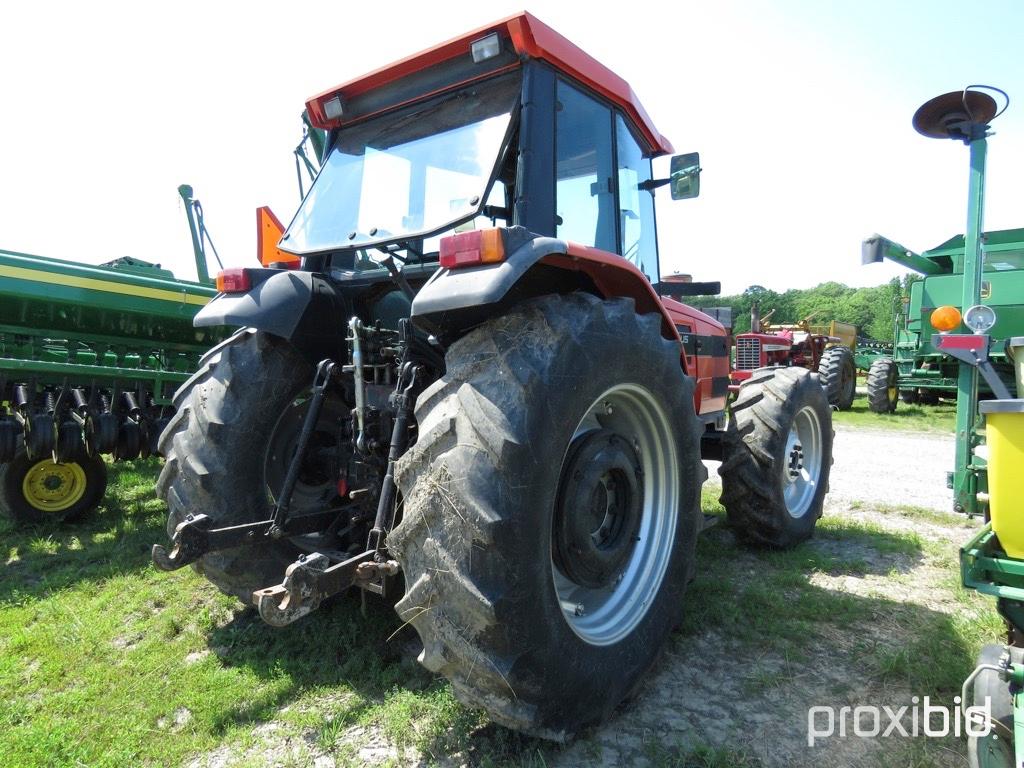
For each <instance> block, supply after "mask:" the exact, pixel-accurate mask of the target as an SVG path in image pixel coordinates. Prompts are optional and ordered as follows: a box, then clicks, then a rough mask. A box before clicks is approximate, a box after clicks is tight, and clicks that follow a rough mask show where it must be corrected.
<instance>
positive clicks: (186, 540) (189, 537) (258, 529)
mask: <svg viewBox="0 0 1024 768" xmlns="http://www.w3.org/2000/svg"><path fill="white" fill-rule="evenodd" d="M339 511H340V510H338V509H325V510H323V511H321V512H313V513H310V514H303V515H295V516H294V517H289V518H288V520H287V521H286V523H285V527H284V528H283V529H282V528H275V527H274V521H273V520H260V521H259V522H256V523H245V524H243V525H232V526H229V527H226V528H210V524H211V523H212V521H211V520H210V518H209V517H207V516H206V515H189V516H188V517H187V518H185V519H184V520H183V521H181V522H180V523H178V527H177V528H175V529H174V535H173V536H172V537H171V549H170V551H168V550H167V548H166V547H164V546H163V545H162V544H154V545H153V553H152V554H153V565H155V566H156V567H157V568H159V569H160V570H161V571H176V570H178V569H179V568H182V567H184V566H186V565H189V564H190V563H194V562H196V561H197V560H198V559H199V558H201V557H202V556H203V555H205V554H206V553H207V552H214V551H216V550H219V549H231V548H232V547H240V546H242V545H243V544H256V543H258V542H260V541H264V540H266V539H267V538H270V537H273V538H278V537H280V536H299V535H301V534H304V533H316V532H318V531H322V530H325V529H326V528H328V527H329V526H330V524H331V523H332V522H334V520H335V519H336V518H337V516H338V513H339ZM277 532H280V533H279V534H278V533H277Z"/></svg>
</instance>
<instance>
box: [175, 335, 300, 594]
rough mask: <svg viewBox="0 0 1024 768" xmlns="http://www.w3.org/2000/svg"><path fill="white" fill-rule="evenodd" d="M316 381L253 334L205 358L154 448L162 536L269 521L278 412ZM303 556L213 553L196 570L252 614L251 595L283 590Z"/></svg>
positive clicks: (255, 550) (286, 551)
mask: <svg viewBox="0 0 1024 768" xmlns="http://www.w3.org/2000/svg"><path fill="white" fill-rule="evenodd" d="M312 379H313V368H312V366H311V365H310V364H309V363H308V362H307V361H306V360H305V359H303V358H302V357H300V356H299V354H298V353H297V352H296V351H295V350H294V349H293V348H292V346H291V345H290V344H288V342H286V341H284V340H283V339H281V338H279V337H276V336H272V335H270V334H267V333H262V332H257V331H255V330H252V329H246V330H245V331H243V332H240V333H237V334H235V335H233V336H232V337H230V338H229V339H228V340H227V341H226V342H224V343H222V344H220V345H218V346H217V347H215V348H214V349H212V350H211V351H210V352H208V353H207V354H206V355H205V356H204V358H203V360H202V361H201V362H200V367H199V370H198V371H197V372H196V373H195V374H194V375H193V376H192V377H191V378H190V379H189V380H188V381H186V382H185V383H184V384H183V385H182V386H181V388H180V389H179V390H178V391H177V392H176V393H175V395H174V401H173V402H174V406H175V408H176V409H177V410H176V413H175V414H174V416H173V418H172V419H171V421H170V423H169V424H168V425H167V428H166V429H165V430H164V432H163V434H161V436H160V440H159V446H158V447H159V449H160V452H161V454H162V455H163V456H164V457H165V459H166V461H165V463H164V468H163V470H162V471H161V472H160V477H159V479H158V480H157V484H156V491H157V495H158V496H159V497H160V498H161V499H163V500H164V501H166V502H167V509H168V515H167V533H168V535H172V534H173V533H174V530H175V528H176V527H177V526H178V524H179V523H180V522H182V521H183V520H184V519H185V518H186V517H187V516H188V515H190V514H204V515H207V516H208V517H210V518H211V520H212V521H213V523H214V524H215V525H216V526H218V527H223V526H229V525H239V524H242V523H251V522H255V521H257V520H266V519H268V518H269V517H270V515H271V511H272V508H273V507H272V504H271V497H270V493H269V492H268V486H269V485H270V483H268V478H267V474H268V472H269V471H270V470H271V468H272V462H273V461H274V459H273V456H271V455H270V453H271V448H270V446H271V445H272V443H273V440H274V435H275V433H276V429H277V425H278V422H279V420H280V418H281V415H282V413H283V412H284V411H285V410H286V409H287V408H288V406H289V404H290V403H292V402H293V401H294V400H295V398H296V396H297V395H298V394H299V393H300V392H301V391H302V390H303V388H308V387H309V385H310V383H311V382H312ZM286 461H287V459H286V458H284V457H277V459H276V462H277V465H278V466H279V465H281V464H284V463H285V462H286ZM300 554H301V553H300V551H299V550H298V549H297V548H296V547H295V546H294V545H293V544H291V543H290V542H288V541H287V540H279V541H275V542H273V543H261V544H259V545H252V546H248V545H247V546H241V547H235V548H233V549H226V550H218V551H216V552H211V553H209V554H207V555H204V556H203V557H202V558H201V559H200V560H199V561H198V562H197V563H195V564H194V565H193V567H194V568H195V570H196V571H197V572H199V573H200V574H202V575H203V576H205V577H206V578H207V579H208V580H209V581H211V582H212V583H213V584H214V585H216V586H217V588H218V589H220V590H221V591H222V592H224V593H226V594H229V595H234V596H236V597H237V598H238V599H239V600H241V601H242V602H243V603H245V604H247V605H252V604H253V600H252V593H253V592H254V591H256V590H258V589H263V588H265V587H269V586H273V585H275V584H279V583H281V581H282V580H283V578H284V572H285V569H286V568H287V567H288V565H289V564H291V563H292V562H294V561H295V560H296V559H297V558H298V556H299V555H300Z"/></svg>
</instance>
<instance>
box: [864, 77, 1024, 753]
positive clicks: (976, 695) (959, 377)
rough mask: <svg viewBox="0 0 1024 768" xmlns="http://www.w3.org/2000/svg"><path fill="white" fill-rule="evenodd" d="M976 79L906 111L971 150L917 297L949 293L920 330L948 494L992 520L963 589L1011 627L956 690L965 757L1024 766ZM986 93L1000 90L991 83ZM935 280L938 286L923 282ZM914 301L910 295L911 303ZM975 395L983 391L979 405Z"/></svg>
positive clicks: (1004, 381)
mask: <svg viewBox="0 0 1024 768" xmlns="http://www.w3.org/2000/svg"><path fill="white" fill-rule="evenodd" d="M978 88H986V87H985V86H970V87H969V88H967V89H965V90H964V91H962V92H954V93H948V94H945V95H944V96H939V97H937V98H935V99H932V100H931V101H929V102H927V103H926V104H925V105H924V106H922V107H921V108H920V109H918V111H917V113H916V114H915V115H914V127H915V128H916V129H917V130H918V131H919V132H921V133H923V134H924V135H926V136H929V137H932V138H951V139H957V140H960V141H963V142H964V143H965V144H967V145H968V146H969V147H970V157H971V161H970V162H971V173H970V193H969V198H968V216H967V232H966V234H965V236H964V237H963V238H960V239H959V242H958V243H957V244H956V245H955V246H954V247H952V250H951V251H950V249H947V251H949V252H948V253H947V256H948V257H949V262H950V263H949V264H947V267H949V268H951V270H952V272H951V273H950V272H945V273H939V272H931V273H929V272H927V271H926V272H925V274H926V278H925V280H924V281H923V283H924V285H923V287H922V288H920V289H918V291H917V293H916V296H917V298H918V300H919V301H921V300H922V297H923V301H924V302H927V301H928V297H929V296H932V297H935V298H939V297H942V298H944V299H946V300H947V301H950V300H951V301H952V302H953V303H951V304H947V305H944V306H941V305H938V304H934V305H933V309H932V310H931V311H930V313H929V314H930V318H929V319H930V325H931V327H932V329H934V333H932V332H929V333H928V337H929V339H928V344H929V347H930V350H933V351H934V354H935V355H938V356H941V357H942V360H941V364H942V365H943V366H944V365H947V364H949V365H953V366H956V367H955V368H954V369H953V370H954V371H955V373H956V393H957V433H956V466H955V470H954V472H953V473H952V487H953V490H954V503H955V505H956V508H957V510H959V511H966V512H971V513H973V512H984V513H985V515H986V519H987V520H988V521H989V524H988V525H986V526H985V527H984V528H983V529H982V530H981V531H980V532H979V533H978V534H977V535H975V536H974V537H973V538H972V539H971V540H970V541H969V542H968V543H967V544H966V545H965V546H964V547H963V548H962V549H961V551H960V569H961V576H962V580H963V584H964V586H965V587H967V588H969V589H974V590H977V591H978V592H980V593H982V594H985V595H990V596H992V597H994V598H996V600H997V605H998V608H999V613H1000V615H1001V616H1002V617H1003V619H1004V621H1005V622H1006V630H1007V632H1006V638H1007V642H1006V644H1005V645H987V646H985V647H984V648H983V649H982V651H981V654H980V655H979V658H978V660H977V664H976V666H975V668H974V671H973V672H971V674H970V675H969V676H968V677H967V679H966V680H965V681H964V684H963V687H962V691H961V698H960V706H962V707H963V711H964V713H965V721H966V722H965V730H966V735H967V743H968V749H967V756H968V762H969V764H970V766H971V768H1011V766H1020V765H1024V514H1022V512H1024V509H1022V507H1021V501H1020V500H1021V498H1022V497H1024V482H1022V481H1021V475H1020V472H1019V466H1020V464H1021V461H1024V399H1021V397H1020V396H1022V395H1024V380H1022V378H1021V377H1020V376H1016V377H1013V378H1012V380H1011V378H1010V377H1008V376H1007V375H1006V370H1005V366H1004V365H1003V358H1004V357H1005V356H1007V355H1009V357H1010V358H1011V359H1012V357H1013V352H1012V351H1009V352H1008V350H1012V349H1013V348H1015V347H1018V348H1019V347H1020V341H1021V340H1020V339H1005V338H1003V337H1001V336H1000V333H1006V332H1007V331H1006V330H1005V329H1006V328H1007V326H1008V324H1012V323H1013V322H1014V319H1015V317H1019V315H1018V314H1017V312H1019V307H1016V306H1014V305H1013V304H1012V301H1011V300H1010V298H1008V297H1006V296H1005V294H1004V293H1003V291H1007V292H1009V291H1011V290H1012V286H1013V285H1014V283H1013V282H1012V280H1013V278H1012V276H1011V281H1009V282H1006V281H1003V280H1001V279H1000V278H1004V277H1006V276H1007V273H1010V272H1011V270H1009V269H1007V270H1006V271H1005V272H1000V270H1001V267H1000V266H999V265H1000V264H1002V263H1006V264H1009V263H1010V261H1009V260H1010V259H1012V258H1013V257H1012V256H1010V255H1008V254H1010V253H1011V252H1012V250H1013V249H1011V248H1006V249H999V248H997V247H994V246H998V245H1000V244H1003V243H1006V242H1008V241H1007V240H1006V239H1002V238H998V237H994V235H1001V234H1004V233H990V235H988V236H985V235H983V234H982V232H983V220H984V219H983V213H984V180H985V151H986V137H987V136H988V130H989V125H988V123H989V122H990V121H991V120H993V119H994V118H995V117H997V116H998V114H999V112H997V111H996V102H995V100H994V99H993V98H992V97H991V96H989V95H988V94H986V93H982V92H980V91H978V90H972V89H978ZM986 89H987V88H986ZM987 90H993V91H996V92H997V93H1000V94H1002V95H1003V97H1004V98H1005V96H1006V94H1004V93H1002V91H998V89H987ZM1006 101H1007V103H1008V102H1009V99H1007V100H1006ZM1003 108H1004V109H1005V106H1004V107H1003ZM1018 232H1019V231H1018ZM1012 237H1013V238H1016V240H1017V241H1019V239H1020V238H1019V236H1018V235H1013V236H1012ZM954 240H956V239H954ZM986 241H987V244H988V246H989V247H988V248H986V247H985V243H986ZM1011 241H1012V239H1011ZM950 242H951V243H953V242H954V241H950ZM947 245H948V244H947ZM882 247H883V248H890V247H891V244H890V245H889V246H882ZM931 256H932V257H933V258H930V259H928V261H927V262H922V263H919V264H918V266H919V267H924V268H925V269H928V267H927V266H926V264H927V263H930V262H936V261H937V254H936V252H934V251H933V252H932V254H931ZM904 258H905V259H906V260H907V261H915V260H916V259H917V258H924V257H915V256H914V255H913V254H905V255H904ZM991 270H994V271H991ZM921 271H923V270H921ZM943 277H945V278H947V280H946V281H943V280H942V279H941V278H943ZM936 278H938V285H934V284H933V285H929V280H932V281H934V280H936ZM948 278H953V280H954V281H955V282H953V281H950V280H949V279H948ZM986 278H989V280H986ZM986 283H988V285H987V286H986ZM917 285H921V283H918V284H917ZM955 289H959V295H956V293H955ZM943 291H944V292H945V293H943ZM914 298H915V294H913V293H912V294H911V303H912V305H913V302H914ZM933 300H934V299H933ZM997 302H999V303H997ZM918 306H920V305H918ZM960 308H963V311H962V313H961V310H960ZM923 325H924V324H923V323H921V326H923ZM965 330H966V331H967V332H964V331H965ZM980 382H983V383H984V388H983V389H982V386H981V385H980ZM979 392H981V393H982V394H985V395H988V397H986V399H984V400H982V401H980V402H979ZM1014 394H1016V395H1017V397H1016V398H1015V397H1014ZM983 445H984V449H985V450H984V451H982V450H980V449H981V448H982V446H983ZM979 453H981V454H982V455H983V456H984V458H982V456H980V455H978V454H979Z"/></svg>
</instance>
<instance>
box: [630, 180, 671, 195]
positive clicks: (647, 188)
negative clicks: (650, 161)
mask: <svg viewBox="0 0 1024 768" xmlns="http://www.w3.org/2000/svg"><path fill="white" fill-rule="evenodd" d="M670 181H672V179H671V178H668V179H647V181H641V182H640V183H639V184H637V185H636V186H637V188H638V189H642V190H643V191H644V192H653V191H654V190H656V189H657V188H658V187H664V186H665V185H666V184H668V183H669V182H670Z"/></svg>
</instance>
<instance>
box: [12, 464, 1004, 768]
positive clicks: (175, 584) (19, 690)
mask: <svg viewBox="0 0 1024 768" xmlns="http://www.w3.org/2000/svg"><path fill="white" fill-rule="evenodd" d="M156 472H157V465H156V464H155V463H152V462H137V463H134V464H125V465H120V466H118V465H115V466H113V467H111V483H110V492H109V494H108V499H107V502H106V503H105V505H104V506H103V507H101V508H100V509H99V510H98V511H97V512H96V513H95V514H94V515H93V516H92V517H90V518H89V519H88V520H87V521H85V522H83V523H81V524H79V525H76V526H62V527H56V526H53V527H38V528H32V529H21V530H15V529H14V528H12V527H11V525H10V524H9V523H8V522H7V521H5V520H2V519H0V556H2V557H3V562H4V563H5V565H4V571H3V579H2V580H0V702H4V706H0V754H2V755H3V758H2V759H0V762H2V763H3V764H9V765H17V766H25V767H26V768H31V767H32V766H77V765H88V766H99V767H101V768H102V767H103V766H124V765H149V766H165V765H166V766H177V765H183V764H186V763H188V762H189V761H190V760H192V759H193V758H195V757H196V756H199V755H203V754H205V753H209V752H211V751H213V750H217V749H218V748H222V747H225V746H227V747H229V748H230V749H231V753H232V754H233V755H237V756H238V760H237V762H238V764H240V765H246V764H249V765H262V764H264V762H265V757H263V756H261V752H260V737H259V736H258V735H254V729H256V728H257V727H258V726H260V725H262V724H264V723H267V722H275V723H277V724H279V725H280V727H281V728H282V729H283V731H282V733H286V734H288V735H289V736H291V737H292V743H294V744H298V745H300V746H301V745H304V744H305V745H308V746H302V749H308V750H320V751H324V752H328V753H330V754H332V755H333V757H334V758H335V760H336V761H337V763H338V764H339V765H359V764H360V762H361V759H360V757H359V754H358V750H357V749H356V747H355V746H354V745H352V744H349V743H348V742H347V740H346V734H348V733H349V732H350V731H351V730H352V729H354V728H363V729H364V730H365V729H373V730H375V731H379V732H380V733H381V734H382V735H383V736H384V737H386V738H387V740H388V742H389V743H390V744H391V745H392V746H394V747H396V748H397V749H398V750H399V755H400V756H401V755H402V754H403V753H402V751H401V750H404V749H405V748H412V749H414V750H416V751H417V752H418V753H419V754H420V755H422V756H423V757H424V758H425V760H426V761H427V762H428V763H431V764H432V763H435V762H438V761H440V760H441V759H442V758H445V757H447V756H451V755H458V756H459V760H460V761H461V762H465V763H467V764H471V765H480V766H512V765H515V766H545V765H549V764H550V763H551V761H552V759H554V758H557V756H558V754H559V752H560V751H561V750H562V749H564V748H563V747H559V746H556V745H551V744H549V743H547V742H542V741H538V740H535V739H530V738H527V737H524V736H521V735H519V734H516V733H514V732H511V731H508V730H506V729H504V728H501V727H499V726H496V725H493V724H490V723H488V721H487V720H486V718H485V717H484V716H483V715H482V714H481V713H479V712H476V711H474V710H470V709H467V708H466V707H464V706H462V705H461V704H459V703H458V702H457V701H456V700H455V697H454V695H453V693H452V691H451V687H450V686H449V685H448V684H447V683H446V682H445V681H443V680H440V679H438V678H436V677H434V676H433V675H431V674H430V673H428V672H427V671H426V670H424V669H423V668H422V667H420V666H419V665H418V664H417V663H416V662H415V661H414V660H413V659H412V658H411V656H410V654H409V653H408V651H407V650H406V649H405V646H406V645H407V644H409V643H410V642H411V641H412V639H413V638H414V633H413V631H412V630H411V628H408V627H405V628H403V627H402V626H401V623H400V622H399V620H398V619H397V617H396V616H395V614H394V612H393V611H392V610H391V609H390V607H388V606H387V605H385V604H382V603H381V602H380V601H379V600H375V599H373V598H371V599H369V600H368V605H367V613H366V616H364V615H363V614H362V612H361V610H360V605H359V602H358V600H354V599H339V600H336V601H334V602H332V603H331V604H329V605H328V606H326V607H324V608H323V609H321V610H320V611H318V612H317V613H316V614H314V615H312V616H310V617H307V618H305V619H303V620H302V621H299V622H296V623H295V624H293V625H290V626H288V627H285V628H281V629H275V628H272V627H269V626H266V625H264V624H263V623H262V622H261V621H260V620H259V619H258V618H257V617H256V616H255V615H254V614H253V613H252V612H251V611H243V610H240V609H239V607H238V605H237V603H236V601H235V600H234V599H232V598H228V597H225V596H223V595H221V594H220V593H218V592H217V590H216V589H214V588H213V587H212V586H211V585H209V584H208V583H207V582H206V581H205V580H203V579H202V578H201V577H199V576H198V575H196V574H195V573H194V572H193V571H192V570H191V569H183V570H181V571H177V572H175V573H172V574H166V573H162V572H157V571H155V570H154V568H153V567H152V565H151V564H150V561H149V547H150V545H151V544H152V543H153V542H155V541H161V540H163V539H164V537H165V533H164V518H165V509H164V507H163V504H162V503H160V502H159V501H157V500H155V499H154V498H153V494H152V483H153V481H154V479H155V476H156ZM703 501H704V507H705V510H706V511H708V512H712V513H715V514H721V513H722V509H721V506H720V505H719V504H718V502H717V491H716V490H713V489H707V490H706V491H705V494H704V499H703ZM903 512H905V513H906V514H907V515H908V516H911V517H913V516H915V515H917V516H920V517H921V519H927V515H926V514H925V513H926V512H927V510H915V509H912V508H907V509H905V510H903ZM698 547H699V560H698V562H699V567H698V570H697V576H696V580H695V581H694V583H693V584H692V585H691V588H690V590H689V592H688V594H687V597H686V613H685V616H686V618H685V621H684V625H683V626H682V628H681V630H680V631H679V633H677V635H676V636H675V638H674V640H673V643H674V645H676V646H677V647H679V648H685V645H686V643H687V642H688V641H689V638H692V637H694V636H697V635H700V634H701V633H704V632H707V631H709V630H714V631H715V632H716V633H718V634H719V635H721V636H722V637H723V638H725V640H726V641H727V642H731V643H735V644H737V645H738V646H739V647H741V648H749V649H756V651H757V652H758V653H761V652H769V653H776V654H778V655H779V656H781V657H784V658H785V659H787V660H788V661H789V662H792V663H794V664H800V663H801V662H808V663H821V653H822V648H823V647H825V646H824V644H826V643H827V641H828V638H829V637H834V636H835V635H836V633H840V634H846V633H848V635H849V636H850V637H851V638H855V637H859V636H860V633H861V632H862V629H863V627H865V626H867V625H870V624H872V623H875V622H878V621H880V620H885V621H887V622H890V623H892V622H895V623H896V624H898V625H899V627H900V630H899V633H898V634H897V635H896V636H895V637H894V638H893V639H892V641H891V642H867V641H865V642H863V643H862V644H860V643H859V641H858V642H853V643H852V647H853V653H854V656H855V663H856V664H857V665H859V667H860V668H861V669H862V670H863V675H864V677H865V679H868V680H872V681H875V682H877V683H878V684H879V685H886V684H889V683H900V684H904V685H909V686H912V687H913V690H914V691H915V693H918V694H920V695H924V694H928V695H932V696H934V697H945V698H951V697H952V695H953V693H954V691H955V690H956V689H957V688H958V686H959V684H960V681H961V680H962V679H963V677H964V676H965V675H966V674H967V672H969V670H970V668H971V667H972V666H973V659H974V656H975V654H976V652H977V649H978V647H979V646H980V644H982V643H983V642H985V641H988V640H990V639H992V638H995V637H997V636H998V634H999V631H1000V629H1001V625H1000V622H999V619H998V617H997V616H996V614H995V611H994V608H993V605H992V603H991V601H988V600H985V599H983V598H980V597H978V596H977V595H974V594H973V593H969V592H965V591H964V590H962V589H961V588H960V587H959V584H958V578H957V574H956V564H955V552H953V551H952V550H950V551H949V552H947V551H945V550H944V549H942V548H938V547H936V546H935V545H934V543H933V542H931V541H930V540H927V539H923V538H922V537H921V536H918V535H917V534H914V533H893V532H891V531H887V530H885V529H883V528H881V527H879V526H875V525H872V524H869V523H860V522H857V521H851V520H842V519H839V520H835V519H829V518H825V519H823V520H822V521H821V524H820V528H819V533H818V535H817V537H816V538H815V539H814V540H813V541H812V542H810V543H808V544H805V545H803V546H800V547H797V548H796V549H794V550H792V551H789V552H754V551H750V550H744V549H739V548H737V547H736V545H735V544H734V542H733V541H732V536H731V534H729V533H728V532H727V531H726V530H723V529H721V528H716V529H712V530H711V531H709V532H708V533H707V534H706V535H704V536H702V538H701V540H700V542H699V545H698ZM915 563H929V564H932V565H935V566H936V567H938V568H940V569H942V572H943V576H942V584H941V587H942V589H944V590H946V591H948V592H949V593H950V594H953V595H954V596H955V599H956V600H957V602H958V605H959V608H960V610H959V611H958V612H957V614H956V615H955V616H951V615H948V614H946V613H941V612H937V611H932V610H929V609H927V608H925V607H923V606H920V605H911V604H905V603H900V602H897V601H894V600H890V599H887V598H885V597H884V596H883V597H864V596H860V595H855V594H851V593H847V592H842V591H836V590H830V589H825V588H823V587H821V586H817V585H815V584H814V583H812V576H813V575H814V574H819V573H820V574H828V575H830V576H843V575H860V576H863V575H886V574H887V573H889V572H890V569H891V570H892V572H893V573H899V572H901V570H903V571H905V570H906V568H907V567H909V566H911V565H913V564H915ZM849 652H850V651H849V649H846V650H844V653H849ZM752 655H754V654H752ZM846 663H849V662H848V660H847V662H846ZM737 674H741V675H742V676H743V679H744V680H745V681H746V686H747V687H748V689H749V691H750V692H751V693H758V692H769V693H771V692H773V691H776V690H785V689H786V687H787V685H788V684H789V680H790V678H789V676H788V675H789V674H790V673H789V672H787V671H785V670H783V671H775V670H772V669H760V668H758V667H757V666H756V665H753V666H749V665H748V666H747V667H746V668H744V669H742V670H738V671H737ZM739 727H741V728H742V727H743V725H742V724H739ZM282 740H283V739H282ZM585 749H591V750H592V751H595V753H599V752H600V750H601V747H600V745H599V744H597V743H596V742H588V743H586V745H585ZM247 750H251V751H247ZM643 757H644V758H645V759H646V760H647V761H648V763H649V764H650V765H653V766H680V767H681V768H682V767H685V768H719V767H720V766H754V765H757V762H756V760H754V759H753V758H751V757H749V756H748V755H746V754H745V753H743V752H742V751H739V752H735V751H732V750H724V751H723V750H716V749H711V748H709V747H705V746H703V745H700V744H694V743H676V742H674V741H668V740H665V739H661V740H658V739H656V740H654V741H652V742H651V743H649V744H647V745H646V746H645V748H644V755H643ZM598 758H599V755H596V754H595V756H594V760H595V761H597V760H598ZM274 759H275V760H276V761H277V762H279V763H281V764H283V765H288V764H296V765H304V764H307V763H308V762H309V761H308V760H307V759H306V758H305V757H303V755H302V754H301V750H300V754H298V756H296V755H294V754H288V755H284V756H281V757H275V758H274ZM403 762H404V761H403V760H402V759H401V758H399V759H398V761H397V764H402V763H403Z"/></svg>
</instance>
